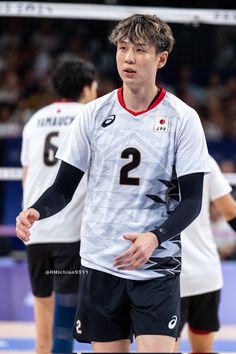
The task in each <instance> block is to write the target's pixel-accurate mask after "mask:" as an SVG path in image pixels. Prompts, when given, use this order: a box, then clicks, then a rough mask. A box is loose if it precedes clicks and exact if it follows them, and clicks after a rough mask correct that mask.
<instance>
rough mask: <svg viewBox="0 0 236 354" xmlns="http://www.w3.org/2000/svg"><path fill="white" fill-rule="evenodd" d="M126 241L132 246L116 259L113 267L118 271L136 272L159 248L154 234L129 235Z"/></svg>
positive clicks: (125, 237)
mask: <svg viewBox="0 0 236 354" xmlns="http://www.w3.org/2000/svg"><path fill="white" fill-rule="evenodd" d="M124 239H125V240H129V241H131V242H132V245H131V246H130V248H129V249H128V250H127V251H125V252H123V253H122V254H120V255H119V256H117V257H116V258H115V262H114V264H113V266H114V267H117V268H118V270H134V269H137V268H139V267H141V266H143V265H144V264H145V263H146V262H147V261H148V260H149V258H150V257H151V255H152V253H153V251H154V250H155V248H157V247H158V240H157V237H156V235H155V234H154V233H152V232H145V233H136V234H129V235H125V236H124Z"/></svg>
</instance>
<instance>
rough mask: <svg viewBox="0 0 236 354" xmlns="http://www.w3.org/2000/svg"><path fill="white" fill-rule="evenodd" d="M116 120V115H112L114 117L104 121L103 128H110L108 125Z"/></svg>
mask: <svg viewBox="0 0 236 354" xmlns="http://www.w3.org/2000/svg"><path fill="white" fill-rule="evenodd" d="M115 119H116V116H115V114H112V115H110V116H108V117H107V118H106V119H105V120H104V122H103V123H102V127H103V128H106V127H108V125H110V124H112V123H113V122H114V120H115Z"/></svg>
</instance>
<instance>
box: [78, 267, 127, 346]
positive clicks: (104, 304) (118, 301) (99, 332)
mask: <svg viewBox="0 0 236 354" xmlns="http://www.w3.org/2000/svg"><path fill="white" fill-rule="evenodd" d="M74 338H75V339H76V340H78V341H79V342H88V343H90V342H100V343H102V342H115V341H122V340H127V339H131V338H132V334H131V319H130V303H129V299H128V296H127V294H126V280H125V279H122V278H119V277H116V276H113V275H110V274H108V273H104V272H101V271H97V270H94V269H90V268H86V267H83V266H82V267H81V274H80V280H79V291H78V305H77V311H76V316H75V327H74Z"/></svg>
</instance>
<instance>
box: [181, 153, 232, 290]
mask: <svg viewBox="0 0 236 354" xmlns="http://www.w3.org/2000/svg"><path fill="white" fill-rule="evenodd" d="M210 162H211V173H210V174H208V175H207V176H205V179H204V187H203V200H202V210H201V213H200V214H199V216H198V217H197V219H195V220H194V222H193V223H192V224H191V225H190V226H188V227H187V229H185V230H184V231H183V232H182V235H181V240H182V255H183V257H182V262H183V263H182V272H181V276H180V284H181V296H182V297H185V296H192V295H199V294H204V293H207V292H211V291H215V290H218V289H220V288H221V287H222V285H223V279H222V272H221V264H220V259H219V255H218V252H217V247H216V244H215V241H214V237H213V234H212V230H211V224H210V215H209V207H210V202H211V201H214V200H215V199H218V198H220V197H223V196H224V195H227V194H228V193H230V191H231V187H230V185H229V183H228V182H227V181H226V179H225V178H224V176H223V175H222V173H221V171H220V169H219V167H218V165H217V163H216V162H215V160H214V159H213V158H212V157H211V159H210Z"/></svg>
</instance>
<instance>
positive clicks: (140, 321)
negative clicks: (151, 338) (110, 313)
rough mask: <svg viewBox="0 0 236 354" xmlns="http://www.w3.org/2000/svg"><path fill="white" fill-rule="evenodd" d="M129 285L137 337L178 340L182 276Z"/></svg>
mask: <svg viewBox="0 0 236 354" xmlns="http://www.w3.org/2000/svg"><path fill="white" fill-rule="evenodd" d="M127 282H128V284H129V285H128V296H129V299H130V302H131V319H132V326H133V331H134V334H135V336H136V337H137V336H142V335H159V336H168V337H174V338H176V337H177V330H178V326H179V321H180V286H179V275H170V276H169V275H168V276H165V277H162V278H156V279H151V280H148V281H129V280H128V281H127Z"/></svg>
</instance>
